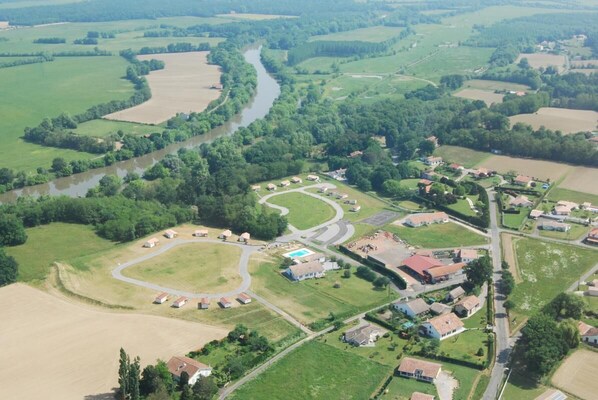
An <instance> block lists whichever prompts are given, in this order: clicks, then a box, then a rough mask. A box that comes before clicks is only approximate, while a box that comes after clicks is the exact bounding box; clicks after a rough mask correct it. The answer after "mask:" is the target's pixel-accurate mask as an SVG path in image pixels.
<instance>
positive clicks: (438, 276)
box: [425, 262, 467, 283]
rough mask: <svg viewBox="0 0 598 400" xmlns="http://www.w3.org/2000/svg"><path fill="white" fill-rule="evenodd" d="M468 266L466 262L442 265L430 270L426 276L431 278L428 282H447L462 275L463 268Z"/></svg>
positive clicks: (426, 272)
mask: <svg viewBox="0 0 598 400" xmlns="http://www.w3.org/2000/svg"><path fill="white" fill-rule="evenodd" d="M466 265H467V264H466V263H464V262H461V263H455V264H450V265H441V266H438V267H434V268H430V269H428V270H427V271H425V274H426V275H427V276H428V277H429V279H428V280H429V281H430V282H432V283H436V282H442V281H447V280H449V279H452V278H454V277H455V276H457V275H461V274H462V273H463V268H465V266H466Z"/></svg>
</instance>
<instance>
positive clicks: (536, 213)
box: [529, 210, 544, 219]
mask: <svg viewBox="0 0 598 400" xmlns="http://www.w3.org/2000/svg"><path fill="white" fill-rule="evenodd" d="M542 215H544V211H542V210H531V211H530V213H529V217H530V218H531V219H538V218H539V217H541V216H542Z"/></svg>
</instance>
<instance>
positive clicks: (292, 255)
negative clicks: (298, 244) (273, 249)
mask: <svg viewBox="0 0 598 400" xmlns="http://www.w3.org/2000/svg"><path fill="white" fill-rule="evenodd" d="M309 254H313V251H311V250H308V249H299V250H295V251H292V252H290V253H287V254H285V256H287V257H289V258H297V257H305V256H307V255H309Z"/></svg>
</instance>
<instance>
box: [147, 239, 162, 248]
mask: <svg viewBox="0 0 598 400" xmlns="http://www.w3.org/2000/svg"><path fill="white" fill-rule="evenodd" d="M158 243H160V241H159V240H158V239H157V238H151V239H149V240H148V241H146V242H145V243H144V244H143V247H147V248H148V249H151V248H152V247H156V246H157V245H158Z"/></svg>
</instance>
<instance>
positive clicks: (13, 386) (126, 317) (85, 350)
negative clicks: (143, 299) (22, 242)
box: [0, 284, 227, 400]
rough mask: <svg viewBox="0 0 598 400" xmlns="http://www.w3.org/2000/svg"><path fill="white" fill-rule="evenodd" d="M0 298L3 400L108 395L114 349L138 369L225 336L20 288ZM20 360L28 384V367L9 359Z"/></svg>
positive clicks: (113, 379) (1, 291)
mask: <svg viewBox="0 0 598 400" xmlns="http://www.w3.org/2000/svg"><path fill="white" fill-rule="evenodd" d="M0 301H2V304H3V305H4V307H3V308H2V310H0V318H1V319H2V321H3V325H2V330H1V331H0V341H1V342H2V344H3V349H2V354H3V356H2V357H1V358H0V370H2V382H3V383H2V385H0V397H2V398H5V399H11V398H28V399H41V398H43V399H49V400H54V399H56V400H58V399H75V398H77V399H82V398H92V397H93V398H95V397H96V396H97V397H98V398H99V397H102V398H108V397H110V395H111V394H112V393H111V392H112V389H113V388H114V387H117V386H118V381H117V379H118V351H119V349H120V348H121V347H123V348H124V349H126V351H127V352H128V353H129V354H131V355H133V356H137V355H138V356H140V358H141V364H142V365H145V364H148V363H154V362H155V361H156V359H158V358H160V359H163V360H167V359H168V358H170V357H171V356H173V355H184V354H186V353H187V352H189V351H191V350H196V349H198V348H200V347H202V346H203V345H204V344H205V343H208V342H209V341H211V340H215V339H221V338H222V337H224V336H225V335H226V334H227V330H226V329H223V328H217V327H214V326H209V325H203V324H198V323H192V322H187V321H180V320H175V319H168V318H161V317H156V316H148V315H138V314H130V313H129V314H118V313H113V312H103V311H99V310H98V309H93V308H90V307H87V306H83V305H81V304H79V303H72V302H71V301H70V300H67V299H62V298H58V297H55V296H52V295H50V294H47V293H44V292H41V291H39V290H36V289H33V288H31V287H28V286H26V285H23V284H16V285H10V286H7V287H3V288H0ZM82 355H84V359H82ZM22 358H26V359H29V360H35V361H32V362H33V363H34V365H35V370H36V371H37V372H36V375H37V377H36V384H35V385H32V384H31V375H30V371H31V366H32V365H33V364H32V363H31V362H29V363H15V362H14V360H16V359H22ZM82 365H85V368H82ZM75 376H76V377H77V378H76V379H73V377H75Z"/></svg>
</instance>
